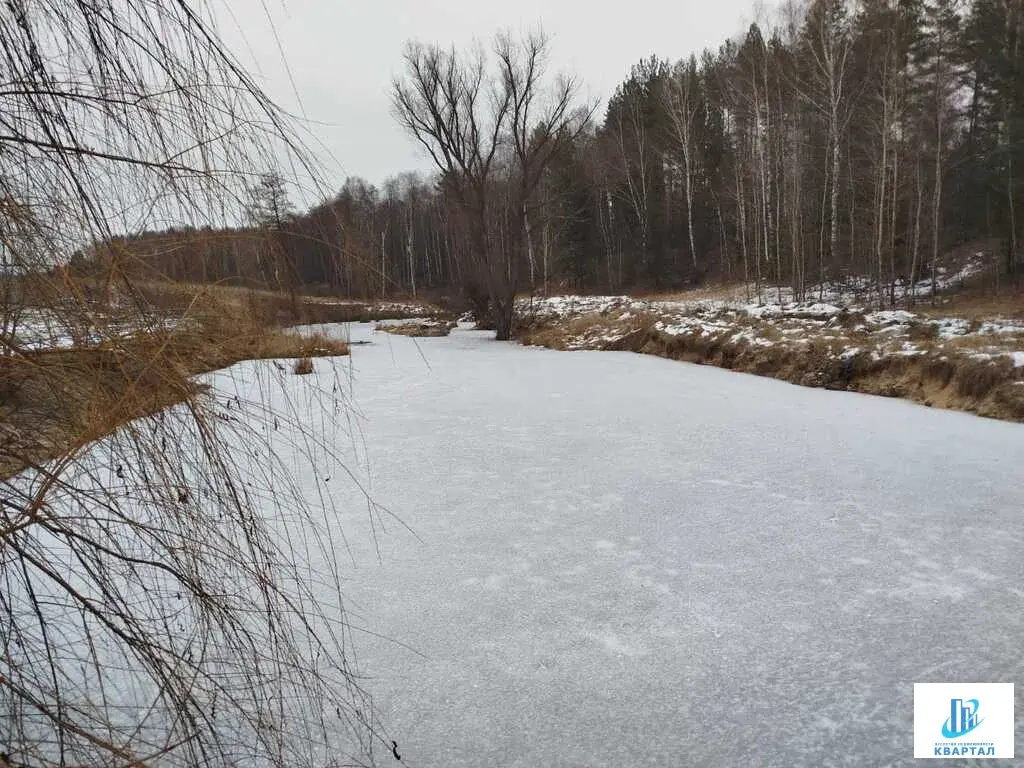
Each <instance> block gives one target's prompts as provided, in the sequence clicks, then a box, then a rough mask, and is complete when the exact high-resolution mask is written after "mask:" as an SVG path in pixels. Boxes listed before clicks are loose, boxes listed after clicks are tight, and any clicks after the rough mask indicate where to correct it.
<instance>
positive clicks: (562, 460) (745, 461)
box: [303, 326, 1024, 768]
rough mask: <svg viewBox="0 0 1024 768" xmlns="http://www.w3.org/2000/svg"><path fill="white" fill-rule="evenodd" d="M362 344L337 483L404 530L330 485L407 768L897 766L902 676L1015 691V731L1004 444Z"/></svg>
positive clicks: (600, 361)
mask: <svg viewBox="0 0 1024 768" xmlns="http://www.w3.org/2000/svg"><path fill="white" fill-rule="evenodd" d="M353 335H354V336H356V337H360V338H365V339H369V338H371V332H370V331H369V329H368V328H367V327H365V326H355V327H354V328H353ZM372 339H373V342H374V343H373V344H372V345H368V346H359V347H356V348H355V351H354V355H353V357H352V360H351V366H352V371H351V386H352V391H353V396H354V402H355V407H356V408H357V409H358V411H359V412H360V414H361V416H360V418H361V429H362V432H363V434H364V436H365V451H366V455H365V457H362V451H363V450H364V448H363V446H362V445H360V446H359V451H360V456H361V458H359V459H358V460H357V459H356V458H355V457H353V460H352V463H353V466H354V467H355V471H356V474H357V475H360V474H364V470H361V469H359V467H358V466H356V465H360V466H361V465H362V462H363V461H364V459H368V462H367V464H366V465H367V466H368V467H369V471H370V482H371V493H372V495H373V497H374V499H375V500H376V501H378V502H380V503H381V504H383V505H385V506H386V507H388V508H389V509H390V510H391V511H393V512H394V513H395V515H397V516H398V517H399V518H400V519H401V521H402V522H403V523H404V524H405V525H407V526H409V528H410V529H412V531H414V532H415V534H416V536H413V535H412V534H411V533H410V532H409V531H407V530H405V529H404V528H402V527H401V526H399V525H397V524H395V523H394V522H391V523H389V524H388V525H387V529H386V531H384V532H381V531H380V530H378V532H377V536H376V540H374V537H373V536H372V535H370V534H369V528H368V525H367V514H366V506H365V503H364V502H362V501H361V499H360V496H359V494H358V492H355V491H352V492H351V493H350V492H349V490H348V489H347V487H346V486H344V485H343V484H338V483H335V482H332V483H331V487H332V491H331V492H332V493H333V495H334V501H335V503H336V504H338V505H339V507H340V508H342V509H344V510H345V511H344V513H343V516H342V518H343V519H342V520H341V522H342V523H343V524H344V526H345V534H346V537H347V540H348V542H349V544H350V546H351V549H352V551H351V559H350V560H347V564H345V563H343V566H344V568H343V570H344V571H345V572H346V573H347V575H348V577H349V578H348V581H347V582H346V584H345V585H344V590H345V595H346V599H347V601H348V608H349V610H350V612H351V617H352V620H353V621H354V623H356V624H358V625H359V626H362V627H366V628H368V629H371V630H372V631H373V632H376V633H379V634H380V635H382V636H383V638H386V639H381V638H378V637H375V636H372V635H369V634H358V635H357V637H356V641H357V649H358V652H359V658H358V662H359V667H360V669H361V671H362V672H363V673H365V674H366V675H367V679H366V681H365V685H366V688H367V689H368V690H369V691H370V692H371V693H372V694H373V696H374V699H375V702H376V705H377V708H378V710H379V712H380V715H381V717H382V718H383V722H384V724H385V725H386V727H387V730H388V737H389V738H393V739H395V740H396V741H397V742H398V745H399V752H400V754H401V756H402V759H403V760H404V762H405V763H406V764H407V765H409V766H414V767H420V766H422V767H424V768H426V767H430V768H458V767H461V766H473V767H474V768H483V767H487V766H510V767H511V766H516V767H517V768H538V767H540V766H580V767H582V766H588V767H590V766H593V767H597V766H614V767H615V768H624V767H630V766H723V767H725V766H786V767H787V768H788V767H791V766H828V765H856V766H866V765H871V766H880V765H909V764H910V763H911V759H912V753H913V747H912V743H913V741H912V722H913V708H912V698H913V683H914V682H965V681H966V682H1016V683H1017V684H1018V687H1017V690H1018V697H1017V710H1018V721H1019V720H1020V715H1021V711H1022V709H1024V707H1022V704H1021V702H1022V699H1021V696H1020V685H1021V684H1022V683H1024V680H1022V679H1021V678H1022V675H1021V671H1022V669H1024V663H1022V660H1021V659H1022V650H1021V649H1022V647H1024V519H1022V518H1024V483H1022V482H1021V481H1022V480H1024V426H1021V425H1016V424H1008V423H1001V422H996V421H989V420H984V419H980V418H976V417H973V416H969V415H965V414H960V413H951V412H943V411H937V410H930V409H927V408H924V407H920V406H916V405H912V404H909V403H906V402H901V401H896V400H886V399H882V398H874V397H867V396H860V395H853V394H845V393H834V392H826V391H822V390H815V389H806V388H801V387H795V386H790V385H788V384H784V383H780V382H776V381H772V380H768V379H763V378H756V377H753V376H746V375H740V374H736V373H731V372H728V371H723V370H719V369H715V368H709V367H698V366H692V365H685V364H679V363H674V362H670V361H666V360H661V359H656V358H653V357H645V356H639V355H633V354H629V353H608V352H580V353H559V352H551V351H546V350H538V349H523V348H520V347H517V346H514V345H510V344H503V343H497V342H494V341H491V340H490V339H489V338H488V337H487V335H486V334H483V333H477V332H469V331H457V332H456V333H454V334H453V335H452V336H451V337H449V338H447V339H422V340H418V341H412V340H409V339H405V338H398V337H390V336H385V335H384V334H382V333H373V334H372ZM347 365H349V363H346V366H347ZM318 370H319V369H318ZM317 375H321V374H319V373H318V374H317ZM303 386H306V385H305V384H304V385H303ZM349 497H351V498H349ZM417 537H418V538H417ZM378 551H379V556H378ZM345 557H346V558H348V555H345ZM353 562H354V564H355V567H353V566H352V563H353ZM410 649H411V650H410ZM1017 743H1018V745H1019V746H1018V753H1019V751H1020V749H1021V748H1022V746H1024V740H1022V738H1021V729H1020V727H1019V726H1018V731H1017ZM390 760H392V758H390V757H388V758H385V759H383V762H384V763H388V761H390ZM395 764H397V763H395ZM988 764H989V765H992V764H994V763H988Z"/></svg>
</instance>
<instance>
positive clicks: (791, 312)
mask: <svg viewBox="0 0 1024 768" xmlns="http://www.w3.org/2000/svg"><path fill="white" fill-rule="evenodd" d="M771 296H774V294H770V295H769V297H771ZM848 298H849V297H848ZM519 310H520V313H521V316H522V317H523V319H524V320H525V322H527V323H532V324H534V325H535V326H545V325H551V326H556V327H557V326H560V327H562V328H563V329H564V331H565V338H564V347H565V348H566V349H571V350H579V349H604V348H607V347H608V346H613V345H614V344H615V343H616V342H618V341H620V340H621V339H623V338H624V337H625V336H627V335H628V334H630V333H632V332H633V331H635V330H637V328H638V327H639V326H640V325H642V323H640V322H639V320H640V318H647V319H648V321H649V323H648V324H649V325H650V326H651V327H653V328H654V329H655V330H657V331H659V332H660V333H662V334H664V335H667V336H689V337H696V336H698V335H700V336H703V337H704V338H709V337H714V338H715V339H716V340H718V341H720V342H725V343H728V344H737V343H740V342H746V343H749V344H753V345H755V346H761V347H773V346H779V347H782V348H789V349H796V350H798V351H802V350H806V349H808V348H810V346H811V345H812V344H813V343H815V342H818V343H824V344H825V345H826V346H828V347H829V348H830V349H831V350H832V353H831V354H832V355H833V356H834V357H835V358H836V359H840V358H850V357H853V356H855V355H864V356H867V357H870V358H871V359H872V360H875V361H877V360H881V359H883V358H886V357H907V356H918V355H926V354H928V355H932V356H934V357H936V358H939V359H943V360H946V359H949V358H951V357H956V356H965V357H969V358H970V359H972V360H982V361H988V362H990V363H992V364H997V363H998V362H1000V361H1009V362H1010V364H1011V365H1012V366H1014V367H1016V368H1022V367H1024V320H1020V319H1014V318H1002V317H993V318H990V319H989V320H987V321H985V322H975V323H971V322H969V321H967V320H965V319H963V318H958V317H932V316H929V315H925V314H921V313H915V312H910V311H907V310H903V309H897V310H878V311H871V310H870V309H868V308H867V307H866V306H864V305H863V304H856V303H854V304H849V303H845V302H841V303H840V304H838V305H837V304H829V303H825V302H820V301H805V302H793V301H790V302H785V301H784V302H783V303H772V302H766V303H760V304H758V303H750V302H747V301H745V300H742V299H737V298H732V299H729V298H726V299H711V300H709V299H694V300H690V299H685V298H682V299H671V300H657V301H650V300H645V299H637V298H632V297H629V296H550V297H541V298H533V299H531V300H522V301H520V304H519ZM579 320H583V321H586V320H589V321H591V322H590V323H588V322H579V323H577V324H576V325H572V323H573V322H574V321H579Z"/></svg>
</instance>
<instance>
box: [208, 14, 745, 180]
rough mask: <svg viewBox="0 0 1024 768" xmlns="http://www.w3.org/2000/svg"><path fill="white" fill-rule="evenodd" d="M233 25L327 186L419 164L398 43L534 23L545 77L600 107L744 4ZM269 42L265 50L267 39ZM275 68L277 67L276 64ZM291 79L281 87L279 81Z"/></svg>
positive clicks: (709, 38) (736, 25)
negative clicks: (539, 31)
mask: <svg viewBox="0 0 1024 768" xmlns="http://www.w3.org/2000/svg"><path fill="white" fill-rule="evenodd" d="M225 5H226V6H228V7H229V8H230V13H231V14H232V15H233V16H234V19H230V20H225V23H224V24H223V27H222V30H221V31H222V34H223V36H224V38H225V39H226V40H227V42H228V43H229V45H231V46H232V48H233V50H235V52H236V53H237V54H238V56H239V57H240V58H241V59H242V61H243V63H245V64H246V65H248V66H249V67H250V68H251V69H253V70H254V71H255V73H256V75H257V76H258V77H259V78H260V82H261V84H262V85H263V87H264V88H265V90H266V91H267V92H268V93H269V94H270V95H271V96H272V97H273V98H274V99H275V100H276V101H277V102H278V103H279V104H281V105H282V106H283V107H285V108H288V109H290V110H294V111H299V102H298V100H299V99H301V106H302V114H304V115H305V116H306V117H307V118H308V119H309V120H310V121H315V123H316V124H313V125H311V126H310V127H311V129H312V131H313V133H314V135H315V137H316V139H317V140H318V141H319V142H321V143H322V144H323V146H324V147H326V150H327V151H329V153H330V155H333V159H326V158H325V159H326V164H327V169H326V172H327V174H329V176H332V177H333V176H335V175H337V176H338V178H337V180H336V181H334V180H333V179H329V184H330V186H331V187H333V188H335V189H336V188H338V187H340V186H341V183H342V181H343V179H344V176H346V175H358V176H363V177H364V178H366V179H368V180H369V181H371V182H373V183H375V184H379V183H380V182H382V181H383V180H384V179H385V178H386V177H387V176H390V175H393V174H396V173H399V172H401V171H404V170H420V171H429V170H431V166H430V164H429V162H428V161H427V159H426V158H425V157H424V156H423V154H422V153H421V152H420V151H418V150H417V149H416V147H415V146H414V145H413V143H412V141H411V140H410V139H408V138H407V137H406V136H405V135H404V134H403V133H402V132H401V130H400V129H399V128H398V127H397V126H396V124H395V121H394V118H393V117H392V115H391V111H390V102H389V95H388V92H389V87H390V83H391V79H392V77H393V76H394V75H395V74H396V73H397V72H398V71H399V70H400V69H401V52H402V45H403V44H404V42H405V41H406V40H409V39H418V40H421V41H424V42H437V43H442V44H445V45H448V44H451V43H454V44H456V45H457V46H463V45H467V44H470V43H472V41H473V40H474V39H477V40H483V41H489V40H490V39H491V38H492V37H493V35H494V33H495V32H496V31H498V30H499V29H502V28H511V29H512V30H514V31H518V30H523V29H530V28H533V27H535V26H536V25H538V24H539V25H541V26H542V27H543V29H544V30H545V32H547V33H548V34H549V35H550V36H551V37H552V46H551V50H552V66H551V69H552V70H553V71H558V70H565V71H570V72H573V73H574V74H576V75H578V76H579V77H580V78H581V79H582V80H583V83H584V87H585V89H586V92H587V93H589V94H590V96H591V97H592V98H597V99H600V101H601V110H600V112H601V114H603V108H604V105H605V104H607V99H608V97H609V96H610V95H611V93H612V91H613V90H614V89H615V87H616V85H617V84H618V83H620V82H621V81H622V79H623V78H624V77H625V75H626V74H627V72H628V71H629V68H630V66H631V65H632V64H633V63H635V62H637V61H639V60H640V59H641V58H646V57H648V56H650V55H651V54H656V55H658V56H660V57H667V58H669V59H672V60H676V59H679V58H682V57H684V56H688V55H689V54H690V53H691V52H694V51H700V50H702V49H703V48H704V47H705V46H709V45H710V46H715V47H717V46H718V44H719V43H721V42H722V41H723V40H724V39H725V38H726V37H728V36H733V35H736V34H737V33H739V32H740V31H741V30H743V29H744V28H745V26H746V24H749V22H750V20H751V19H752V18H753V17H754V15H755V14H754V7H753V3H752V0H711V1H710V2H709V1H708V0H668V1H666V0H625V1H624V2H615V3H605V4H601V3H596V2H592V1H591V2H584V0H516V1H515V2H489V1H488V0H375V1H373V2H365V1H364V2H354V1H353V0H227V2H226V3H225ZM275 35H276V37H277V40H275ZM282 52H283V54H284V60H286V61H287V64H288V66H287V69H286V68H285V66H284V64H283V63H282V62H283V60H282ZM289 71H290V73H291V78H292V79H293V80H294V86H293V84H292V82H290V81H289V75H288V72H289Z"/></svg>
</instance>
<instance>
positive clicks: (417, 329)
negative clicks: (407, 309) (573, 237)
mask: <svg viewBox="0 0 1024 768" xmlns="http://www.w3.org/2000/svg"><path fill="white" fill-rule="evenodd" d="M455 327H456V324H455V323H453V322H451V321H445V320H441V321H436V320H412V321H410V322H407V323H378V324H377V325H376V326H375V327H374V330H376V331H383V332H384V333H390V334H393V335H395V336H411V337H418V338H439V337H442V336H447V335H448V334H450V333H451V332H452V329H454V328H455Z"/></svg>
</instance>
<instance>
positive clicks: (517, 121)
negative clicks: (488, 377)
mask: <svg viewBox="0 0 1024 768" xmlns="http://www.w3.org/2000/svg"><path fill="white" fill-rule="evenodd" d="M548 52H549V44H548V38H547V37H546V36H545V35H544V34H543V33H533V34H528V35H526V36H524V37H522V38H515V37H513V36H512V35H511V34H508V33H501V34H498V35H497V36H496V37H495V39H494V42H493V46H492V48H491V51H490V55H488V53H486V52H485V51H484V50H483V49H482V48H477V49H475V50H473V51H470V52H467V53H459V52H457V51H456V50H454V49H453V48H452V49H443V48H440V47H438V46H435V45H423V44H421V43H410V44H409V45H408V46H407V47H406V50H405V74H404V76H402V77H399V78H396V79H395V81H394V86H393V103H394V108H395V113H396V115H397V117H398V120H399V122H400V123H401V124H402V126H403V127H404V128H405V129H406V130H407V131H408V132H409V133H410V134H411V135H412V136H413V138H414V139H415V140H416V141H417V142H418V143H419V144H420V145H421V146H422V147H423V148H424V149H425V150H426V152H427V153H428V154H429V155H430V157H431V159H432V160H433V161H434V164H435V165H436V166H437V169H438V171H439V172H440V183H441V187H442V189H443V190H444V191H445V192H446V193H447V195H448V196H449V197H450V199H451V200H453V201H454V202H455V204H456V206H457V207H458V209H459V214H460V218H461V221H462V222H463V224H464V226H465V227H466V229H467V230H468V234H469V239H470V242H471V246H472V253H471V257H470V262H471V263H470V264H468V265H466V268H465V269H464V270H463V274H464V278H463V279H464V285H465V287H466V290H467V293H468V295H469V298H470V299H471V300H473V301H474V304H475V308H476V310H477V313H478V315H480V314H481V313H482V312H483V311H484V307H487V306H488V305H489V312H490V319H491V321H492V322H493V323H494V327H495V329H496V331H497V337H498V338H499V339H508V338H510V336H511V334H512V330H513V324H514V317H515V294H516V290H517V289H518V288H519V287H520V280H519V270H520V264H521V263H522V261H523V255H524V249H525V248H526V247H527V237H526V234H527V230H528V226H529V221H530V219H531V216H530V212H531V209H532V208H534V207H535V206H536V204H537V200H536V195H535V192H536V190H537V187H538V185H539V184H540V181H541V179H542V177H543V174H544V171H545V169H546V168H547V167H548V165H549V163H550V162H551V158H552V156H553V154H554V152H555V149H556V145H557V142H558V140H559V138H566V139H570V140H571V139H573V138H575V137H576V136H577V135H578V133H579V132H580V131H581V130H582V129H583V128H584V127H585V126H586V124H587V123H588V122H589V119H590V117H591V114H592V112H593V108H592V107H585V106H579V105H577V97H578V92H579V83H578V81H577V80H576V79H575V78H573V77H569V76H558V77H556V78H554V79H553V80H551V81H549V80H548V79H547V78H546V70H547V64H548ZM478 319H483V318H478Z"/></svg>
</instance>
